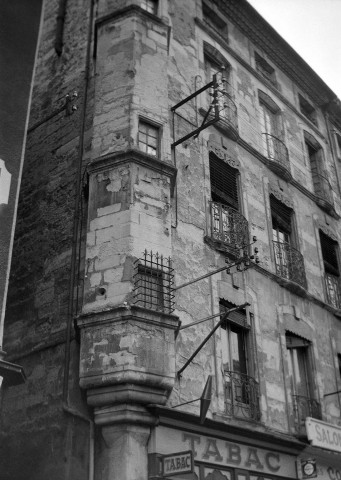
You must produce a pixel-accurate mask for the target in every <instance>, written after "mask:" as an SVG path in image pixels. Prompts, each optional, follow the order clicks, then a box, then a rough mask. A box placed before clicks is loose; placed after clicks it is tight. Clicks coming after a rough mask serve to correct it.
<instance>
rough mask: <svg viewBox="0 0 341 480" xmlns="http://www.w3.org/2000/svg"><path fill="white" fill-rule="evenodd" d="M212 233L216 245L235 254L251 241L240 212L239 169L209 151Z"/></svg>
mask: <svg viewBox="0 0 341 480" xmlns="http://www.w3.org/2000/svg"><path fill="white" fill-rule="evenodd" d="M209 158H210V179H211V200H212V201H211V234H212V240H213V241H214V242H215V247H217V246H218V247H219V245H220V244H221V242H222V244H223V245H222V248H223V250H224V251H225V252H226V249H227V250H228V251H229V253H231V254H232V255H237V254H239V253H240V249H241V248H244V247H246V246H247V245H248V244H249V243H250V242H249V227H248V222H247V220H246V218H245V217H244V216H243V215H242V214H241V213H239V210H240V204H239V193H238V190H239V189H238V183H239V182H238V180H239V171H238V170H237V169H236V168H233V167H231V166H230V165H229V164H227V163H226V162H224V161H223V160H221V159H220V158H218V157H217V156H216V155H215V154H214V153H213V152H210V157H209Z"/></svg>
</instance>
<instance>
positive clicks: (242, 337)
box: [219, 299, 254, 403]
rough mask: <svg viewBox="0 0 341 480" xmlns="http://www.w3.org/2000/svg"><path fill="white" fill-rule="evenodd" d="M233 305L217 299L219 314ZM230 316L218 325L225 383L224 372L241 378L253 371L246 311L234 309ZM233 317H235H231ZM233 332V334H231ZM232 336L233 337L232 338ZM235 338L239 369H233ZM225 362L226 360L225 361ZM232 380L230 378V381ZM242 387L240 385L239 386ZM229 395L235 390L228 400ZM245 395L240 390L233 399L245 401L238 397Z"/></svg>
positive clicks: (250, 338) (222, 313) (250, 337)
mask: <svg viewBox="0 0 341 480" xmlns="http://www.w3.org/2000/svg"><path fill="white" fill-rule="evenodd" d="M234 307H235V305H234V304H233V303H231V302H229V301H227V300H224V299H220V300H219V309H220V312H221V316H223V315H224V313H226V311H227V310H229V309H230V308H234ZM230 315H231V317H232V318H229V319H227V320H225V322H223V323H222V324H221V326H220V338H221V341H222V345H221V348H222V350H221V353H222V369H223V373H224V381H225V383H226V378H225V377H226V373H232V374H233V376H234V375H236V376H238V375H239V376H240V379H242V377H243V376H246V377H248V378H249V377H252V378H253V375H254V372H253V371H251V358H250V357H251V355H252V335H251V327H250V325H248V323H247V315H246V311H242V312H240V311H236V312H231V314H230ZM233 317H235V318H233ZM233 334H234V335H233ZM233 337H234V339H233ZM235 340H237V346H238V359H239V361H240V362H241V363H242V364H243V367H242V368H240V369H239V370H237V369H235V367H234V360H235V358H234V354H233V350H234V347H235V346H236V343H235ZM224 355H225V358H226V357H227V356H228V357H229V358H228V365H229V368H227V367H225V366H224ZM225 363H227V362H225ZM231 381H232V380H231V379H230V382H231ZM239 388H241V389H242V387H239ZM231 395H235V392H234V391H233V392H232V391H231V392H230V400H232V397H231ZM243 397H245V394H244V395H243V393H242V391H240V395H239V396H236V397H235V400H236V401H237V402H239V403H247V402H243V401H242V400H240V398H243Z"/></svg>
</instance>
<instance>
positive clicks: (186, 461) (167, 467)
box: [161, 450, 193, 477]
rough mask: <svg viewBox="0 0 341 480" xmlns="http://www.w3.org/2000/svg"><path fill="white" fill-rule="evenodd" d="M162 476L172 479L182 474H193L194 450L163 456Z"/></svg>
mask: <svg viewBox="0 0 341 480" xmlns="http://www.w3.org/2000/svg"><path fill="white" fill-rule="evenodd" d="M161 463H162V476H163V477H171V476H173V475H179V474H180V473H192V472H193V453H192V450H187V451H186V452H179V453H171V454H169V455H163V456H162V458H161Z"/></svg>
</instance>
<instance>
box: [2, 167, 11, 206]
mask: <svg viewBox="0 0 341 480" xmlns="http://www.w3.org/2000/svg"><path fill="white" fill-rule="evenodd" d="M11 177H12V175H11V174H10V173H9V171H8V170H7V168H6V166H5V162H4V161H3V160H1V158H0V205H1V204H2V203H5V204H6V205H7V203H8V198H9V189H10V186H11Z"/></svg>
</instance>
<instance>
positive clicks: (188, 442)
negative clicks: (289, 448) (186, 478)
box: [149, 426, 297, 479]
mask: <svg viewBox="0 0 341 480" xmlns="http://www.w3.org/2000/svg"><path fill="white" fill-rule="evenodd" d="M179 447H180V448H181V447H183V449H184V450H185V449H186V448H187V449H189V450H191V451H192V454H193V460H194V462H205V463H206V464H214V465H217V466H221V467H224V466H226V467H233V468H240V469H243V470H249V471H253V472H260V473H262V474H263V475H265V474H270V475H271V474H272V475H276V476H281V477H285V478H295V479H296V478H297V470H296V457H295V456H293V455H289V454H286V453H282V452H280V451H274V450H266V449H264V448H260V447H258V445H257V442H256V441H255V443H254V444H253V445H250V444H249V445H245V444H242V443H237V442H234V441H233V440H231V441H228V440H226V439H222V438H214V437H209V436H206V435H200V434H199V433H194V432H186V431H181V430H177V429H172V428H169V427H165V426H159V427H157V428H155V429H154V432H153V438H152V439H151V442H150V446H149V453H157V454H161V455H162V456H167V457H171V456H172V455H174V454H171V453H170V452H174V451H176V450H177V449H178V448H179ZM169 465H170V464H169Z"/></svg>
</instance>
